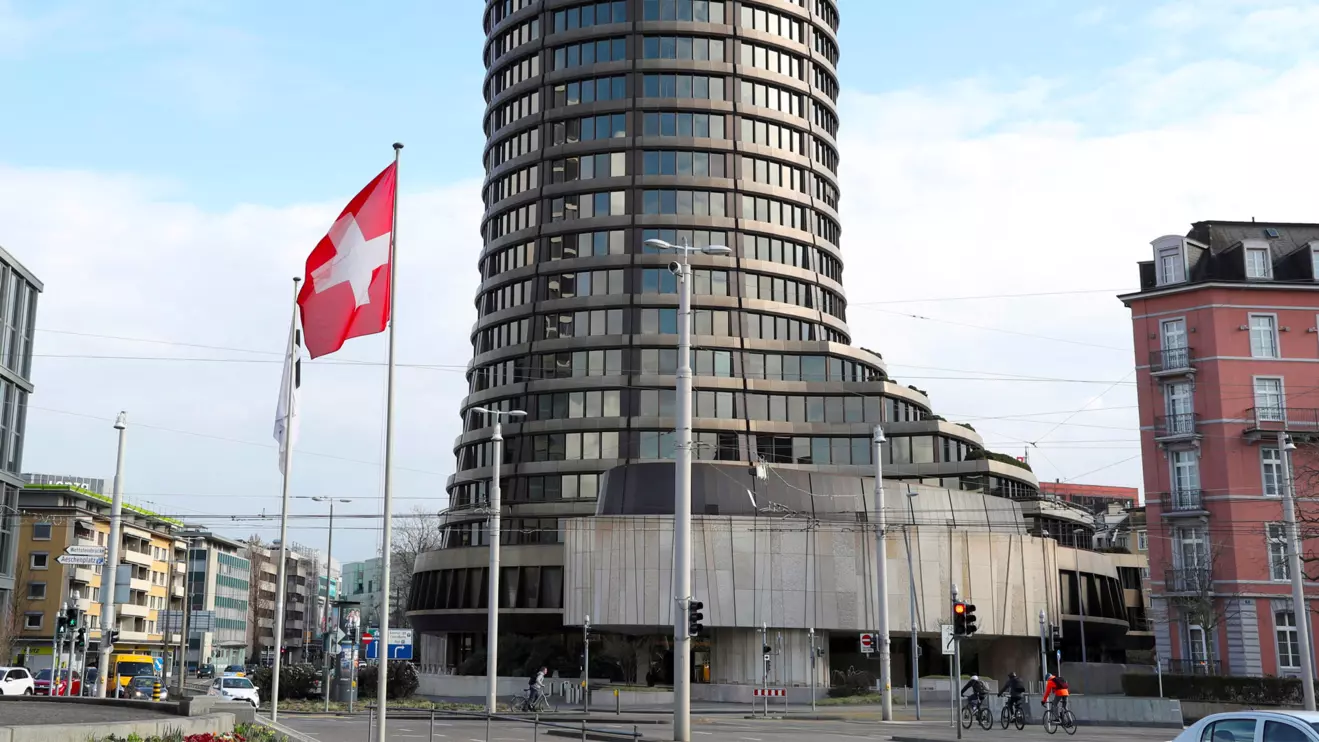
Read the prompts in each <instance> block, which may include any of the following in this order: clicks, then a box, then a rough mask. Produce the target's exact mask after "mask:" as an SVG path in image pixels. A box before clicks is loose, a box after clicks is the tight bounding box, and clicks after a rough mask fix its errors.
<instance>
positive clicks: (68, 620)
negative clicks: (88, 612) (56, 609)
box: [64, 606, 78, 629]
mask: <svg viewBox="0 0 1319 742" xmlns="http://www.w3.org/2000/svg"><path fill="white" fill-rule="evenodd" d="M64 623H65V625H67V626H68V627H69V628H70V629H76V628H78V608H77V607H76V606H69V607H68V608H65V609H64Z"/></svg>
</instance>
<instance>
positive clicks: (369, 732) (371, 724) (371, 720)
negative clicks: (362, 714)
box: [366, 706, 376, 742]
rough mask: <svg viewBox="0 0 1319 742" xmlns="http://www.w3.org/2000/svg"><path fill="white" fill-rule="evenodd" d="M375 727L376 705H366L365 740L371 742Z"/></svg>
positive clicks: (373, 737)
mask: <svg viewBox="0 0 1319 742" xmlns="http://www.w3.org/2000/svg"><path fill="white" fill-rule="evenodd" d="M375 728H376V707H375V706H367V707H366V742H371V740H373V739H375V738H376V735H375V732H374V730H375Z"/></svg>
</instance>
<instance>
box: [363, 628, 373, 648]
mask: <svg viewBox="0 0 1319 742" xmlns="http://www.w3.org/2000/svg"><path fill="white" fill-rule="evenodd" d="M375 640H376V635H375V634H372V633H371V630H368V631H363V632H362V643H363V644H368V645H369V644H372V643H374V642H375Z"/></svg>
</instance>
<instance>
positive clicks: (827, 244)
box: [408, 0, 1038, 665]
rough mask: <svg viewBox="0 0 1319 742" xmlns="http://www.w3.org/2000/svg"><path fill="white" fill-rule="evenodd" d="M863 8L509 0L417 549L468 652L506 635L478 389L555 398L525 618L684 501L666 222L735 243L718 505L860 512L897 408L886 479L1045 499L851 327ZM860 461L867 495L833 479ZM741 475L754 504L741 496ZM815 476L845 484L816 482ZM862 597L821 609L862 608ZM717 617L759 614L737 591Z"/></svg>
mask: <svg viewBox="0 0 1319 742" xmlns="http://www.w3.org/2000/svg"><path fill="white" fill-rule="evenodd" d="M837 26H838V12H837V7H836V6H835V4H834V3H833V2H832V1H831V0H811V1H810V2H796V1H795V0H794V1H789V0H763V1H757V2H723V1H721V0H665V1H664V2H659V1H658V0H621V1H618V2H589V3H577V4H567V3H561V2H542V1H538V0H499V1H497V2H487V4H486V10H485V31H486V36H487V41H486V44H485V63H486V67H487V74H486V78H485V89H484V93H485V97H486V100H487V108H486V115H485V121H484V125H485V130H486V133H487V144H486V147H485V151H484V153H483V158H484V164H485V168H486V173H487V175H486V180H485V186H484V197H485V205H486V211H485V215H484V217H483V219H482V223H481V231H482V237H483V242H484V247H483V249H482V251H481V254H480V256H479V258H478V268H479V272H480V285H479V287H478V290H477V296H476V308H477V314H478V319H477V322H476V324H475V325H474V326H473V328H472V333H471V337H472V346H473V358H472V361H471V364H470V367H469V370H468V374H467V377H468V381H469V394H468V396H467V397H466V398H465V399H464V401H463V403H462V408H461V410H460V414H461V415H462V418H463V422H464V432H463V434H462V436H461V437H460V438H459V440H457V441H456V443H455V453H456V455H457V460H458V466H457V469H458V471H457V473H456V474H455V475H454V476H453V477H452V478H451V479H450V481H449V483H448V490H449V495H450V506H451V507H450V509H449V510H448V511H447V512H446V513H445V516H444V525H443V528H444V533H443V546H442V548H440V549H439V550H436V551H433V552H429V553H426V554H423V555H422V556H421V557H420V558H419V559H418V560H417V562H416V565H415V573H414V581H413V589H412V593H411V596H410V599H409V600H410V602H409V614H408V615H409V620H410V621H411V623H412V625H413V626H414V627H415V628H417V629H419V630H421V631H422V632H426V633H431V634H435V635H438V636H442V637H443V638H444V641H445V642H447V649H446V652H445V656H446V657H447V658H448V659H447V661H448V662H450V663H452V664H455V665H456V664H460V663H461V662H462V661H463V660H464V659H466V658H467V657H470V656H473V655H474V654H475V653H479V652H480V651H482V649H483V647H484V646H485V643H486V636H485V625H486V611H485V606H486V604H487V601H488V600H489V599H490V598H489V596H488V595H487V594H486V584H487V581H486V577H485V571H484V566H483V565H485V563H486V551H487V550H486V548H485V546H486V532H485V529H486V518H485V515H484V514H483V513H482V508H484V507H485V506H486V503H487V482H488V480H489V477H490V475H491V467H490V464H491V456H492V444H491V441H490V439H491V434H492V432H493V431H492V428H491V421H490V420H489V419H488V418H487V417H486V416H484V415H483V414H482V413H479V412H477V411H476V410H475V408H477V407H488V408H492V409H496V410H503V411H509V410H525V411H527V412H528V413H529V414H528V416H527V417H526V418H525V419H521V420H518V419H506V420H505V424H504V438H505V442H504V461H503V469H502V476H503V478H504V479H503V482H502V492H503V506H504V509H505V513H504V516H505V519H504V531H503V536H502V540H503V544H504V550H503V565H504V567H503V570H504V571H503V582H502V584H503V589H502V594H501V595H500V596H499V598H498V600H499V604H500V605H501V606H502V607H503V609H504V610H503V611H502V613H503V614H504V618H503V624H502V627H503V628H504V629H506V630H507V631H509V632H510V633H522V634H535V635H540V636H545V635H558V634H562V635H565V636H569V635H571V636H576V635H577V634H580V629H574V628H571V627H572V626H573V625H574V624H580V622H581V621H582V620H583V618H584V616H583V615H582V612H581V611H577V610H573V609H571V607H570V606H571V605H572V603H571V595H572V587H571V586H572V585H573V584H574V583H573V579H574V578H573V577H572V576H571V574H569V573H568V570H569V568H570V561H571V560H572V559H576V558H578V557H577V556H575V555H574V554H575V553H580V552H574V548H576V547H574V546H573V538H575V537H574V536H572V534H574V533H582V534H584V533H585V532H586V531H585V530H583V529H589V528H590V526H587V525H583V523H582V521H591V520H593V519H592V518H590V516H594V515H596V514H597V513H600V514H602V515H609V516H628V517H631V516H641V515H646V516H648V517H649V516H655V517H663V516H664V515H665V513H666V510H665V509H666V508H667V509H668V510H667V515H668V516H669V517H671V516H672V503H673V497H672V481H673V480H672V466H671V465H667V464H664V463H662V462H664V461H665V460H667V459H672V458H673V450H674V436H673V432H672V431H673V430H674V427H675V416H674V409H673V408H674V386H675V378H676V372H677V367H678V360H677V343H678V337H677V327H678V322H680V321H687V319H688V318H680V317H679V316H678V314H677V304H678V295H677V285H676V282H675V278H674V275H673V274H672V273H671V272H670V270H669V264H670V262H671V261H673V260H674V259H675V258H676V257H677V256H675V255H674V254H673V253H672V252H665V251H662V250H659V249H655V248H653V247H649V246H647V244H646V241H647V240H652V239H658V240H665V241H667V242H669V243H673V244H688V245H691V246H694V247H705V246H709V245H725V246H728V247H730V248H731V249H732V254H731V255H730V256H713V255H706V254H701V253H696V254H693V255H692V256H691V258H690V262H691V264H692V266H693V268H694V276H693V292H694V294H695V296H694V299H693V310H694V311H693V314H692V316H691V317H690V318H689V319H690V321H691V323H692V328H693V344H694V348H695V350H694V352H693V354H692V357H691V363H692V367H693V369H694V373H695V382H694V386H695V409H694V435H693V439H694V451H693V454H694V457H695V458H696V459H697V461H698V464H697V469H698V472H697V474H696V486H695V491H694V495H693V503H694V506H693V508H694V512H695V513H697V514H699V515H700V516H703V517H705V516H724V515H734V516H737V517H750V518H754V517H756V516H757V515H758V514H760V513H761V512H762V511H765V510H766V509H769V510H774V509H775V508H783V507H791V508H792V509H794V510H795V511H797V512H798V513H801V512H802V510H801V508H803V507H805V508H806V512H810V511H812V510H814V509H819V510H821V511H822V512H823V511H829V512H831V513H834V514H835V515H836V516H837V517H841V518H844V519H850V520H851V521H852V522H855V521H856V520H857V519H858V517H863V514H859V513H858V512H856V511H857V510H859V509H861V508H860V500H858V499H856V495H857V494H858V493H859V492H860V491H861V490H860V489H859V488H861V487H863V478H864V477H866V476H868V475H871V476H873V472H874V468H875V462H874V460H873V450H872V442H871V441H872V435H873V427H874V426H875V425H876V424H879V423H883V424H884V427H885V430H886V432H887V435H888V441H887V442H886V443H885V444H884V446H883V449H882V452H881V454H880V455H881V456H882V459H883V463H884V467H885V476H886V477H889V478H892V479H893V480H895V481H897V482H901V483H911V484H913V486H915V485H917V484H922V485H926V486H937V487H944V488H947V489H948V490H952V491H955V492H960V491H967V490H972V491H977V492H983V493H989V494H992V495H997V496H1004V497H1008V498H1034V497H1036V496H1037V495H1038V485H1037V482H1036V480H1035V477H1034V475H1033V474H1032V473H1031V471H1030V470H1029V468H1028V467H1025V466H1024V465H1022V464H1021V463H1020V462H1018V461H1016V460H1015V459H1014V458H1013V457H1010V456H1003V455H999V454H993V453H990V452H987V451H986V450H985V449H984V447H983V443H982V439H981V438H980V436H979V435H978V434H977V433H976V432H975V431H974V430H972V429H971V428H970V427H967V426H962V425H957V424H954V423H950V422H946V421H944V420H943V419H942V418H940V417H939V416H937V415H936V414H934V411H933V410H932V408H931V405H930V401H929V398H928V397H927V396H926V394H925V393H924V392H923V391H921V390H919V389H916V388H914V387H911V386H907V385H904V384H901V383H899V382H898V381H895V380H893V379H892V378H890V376H889V374H888V372H887V370H886V367H885V365H884V361H883V360H882V359H881V358H880V356H879V355H878V354H876V353H874V352H871V351H869V350H865V349H862V348H858V347H854V346H853V345H852V344H851V340H852V338H851V333H850V330H849V329H848V325H847V300H846V296H845V292H844V290H843V266H844V259H843V253H842V248H841V227H840V223H839V217H838V210H837V209H838V198H839V189H838V175H837V173H838V167H839V161H838V149H837V143H836V135H837V129H838V113H837V105H836V98H837V95H838V82H837V72H836V64H837V61H838V38H837ZM753 468H757V469H758V471H761V472H763V473H764V478H763V479H762V478H759V477H758V476H756V475H753V474H752V473H751V471H752V469H753ZM733 482H736V486H735V487H734V486H733V485H732V484H731V483H733ZM785 482H786V483H790V484H788V485H785V484H784V483H785ZM835 484H836V485H837V486H840V487H843V486H845V487H846V489H845V490H841V492H845V493H846V496H847V497H846V507H843V506H842V505H838V504H833V503H834V501H833V500H832V499H830V498H829V497H827V495H828V494H829V493H830V492H832V490H830V489H828V488H829V487H832V486H835ZM728 487H733V490H734V492H735V495H736V496H735V497H734V500H736V502H733V501H725V500H723V499H720V498H721V497H723V495H717V494H716V493H718V492H724V491H725V490H726V489H727V488H728ZM798 489H803V490H805V491H807V492H814V493H818V494H819V495H820V497H817V498H806V499H804V500H803V499H801V498H799V497H795V496H791V493H793V492H797V490H798ZM748 490H751V492H752V496H753V497H754V498H755V504H754V505H753V504H750V499H749V498H748ZM797 494H800V493H799V492H797ZM785 498H787V499H785ZM786 502H792V503H795V504H794V505H791V506H790V505H787V504H785V503H786ZM826 503H828V504H826ZM840 508H841V510H840ZM840 513H841V514H840ZM635 522H636V523H640V522H641V520H640V519H639V520H637V521H635ZM652 528H653V532H650V533H649V534H648V535H649V536H651V537H654V538H660V539H662V538H664V537H663V536H661V533H662V530H663V529H661V528H659V527H657V526H652ZM583 538H586V536H583ZM565 541H567V542H568V545H567V546H565ZM849 543H850V542H849ZM647 548H649V543H647ZM840 548H841V547H840ZM655 549H656V551H655V554H656V555H657V556H656V558H657V559H660V560H661V561H663V559H661V558H660V557H659V556H658V554H660V553H661V550H660V542H658V541H657V542H656V544H655ZM1033 553H1038V552H1033ZM664 558H667V557H664ZM579 566H580V564H579ZM698 584H699V577H698ZM848 589H849V590H850V589H851V588H848ZM731 594H732V593H731V591H730V593H729V595H731ZM853 597H854V598H855V595H854V596H853ZM849 600H850V599H849ZM656 608H657V611H658V612H656V613H654V614H653V615H652V614H647V615H646V616H644V617H641V618H644V624H645V625H644V626H641V627H637V631H638V633H650V632H652V631H653V633H655V634H656V635H659V634H662V633H663V631H662V630H661V629H660V628H658V627H661V626H663V625H664V624H665V622H668V624H669V625H671V624H672V619H671V617H670V616H669V614H668V613H667V611H668V610H669V608H670V606H668V605H664V606H657V607H656ZM661 608H662V610H660V609H661ZM592 615H593V616H594V615H595V614H594V613H592ZM841 615H843V616H844V617H845V619H840V620H839V623H838V624H837V626H835V627H829V626H825V625H824V624H821V625H820V626H819V628H821V629H826V628H838V629H843V628H848V627H851V626H852V625H853V624H855V623H856V622H857V621H859V620H860V617H861V614H860V613H859V612H858V611H856V610H852V609H846V610H843V611H842V614H841ZM1031 615H1032V616H1033V615H1034V613H1032V614H1031ZM738 616H739V620H740V619H741V618H742V616H741V614H738ZM714 620H715V624H716V625H719V624H720V621H726V622H728V623H725V624H724V625H728V626H733V625H734V623H732V615H731V614H726V615H724V616H722V617H721V618H716V619H714ZM736 625H738V626H741V625H742V624H740V623H738V624H736ZM756 626H757V627H758V626H759V624H758V623H757V624H756ZM803 628H804V627H803ZM1026 629H1030V630H1032V631H1033V630H1034V629H1032V628H1031V627H1024V628H1023V630H1026ZM748 630H749V625H748ZM749 635H750V634H749V633H748V634H747V636H749ZM739 636H740V635H739ZM738 641H741V638H739V639H738ZM748 641H750V640H748ZM748 646H749V645H748Z"/></svg>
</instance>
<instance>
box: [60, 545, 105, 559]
mask: <svg viewBox="0 0 1319 742" xmlns="http://www.w3.org/2000/svg"><path fill="white" fill-rule="evenodd" d="M64 553H65V554H68V555H69V556H93V557H94V556H105V547H104V546H66V547H65V548H64Z"/></svg>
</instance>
